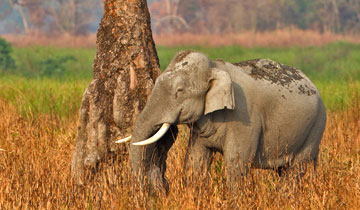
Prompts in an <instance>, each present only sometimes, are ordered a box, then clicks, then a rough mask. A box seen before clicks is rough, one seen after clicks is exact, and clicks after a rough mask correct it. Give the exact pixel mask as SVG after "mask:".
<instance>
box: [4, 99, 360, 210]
mask: <svg viewBox="0 0 360 210" xmlns="http://www.w3.org/2000/svg"><path fill="white" fill-rule="evenodd" d="M353 95H354V97H353V100H352V106H351V107H350V108H348V109H346V110H343V111H337V112H333V113H329V115H328V123H327V128H326V131H325V135H324V138H323V141H322V143H321V147H320V157H319V165H318V168H317V173H316V176H315V173H314V171H313V170H312V167H309V170H308V172H307V173H306V175H305V176H304V177H303V179H301V180H300V183H298V184H297V183H296V180H295V178H294V176H292V175H290V176H287V177H284V178H279V177H278V176H277V174H276V173H275V172H273V171H268V170H256V169H253V170H251V171H250V174H249V175H248V176H247V177H244V178H243V180H242V182H241V183H240V186H239V187H240V189H241V190H240V194H239V195H237V196H231V195H229V194H228V193H227V190H226V185H225V180H224V167H223V165H222V161H221V156H220V155H216V158H215V161H214V163H213V165H212V169H211V175H210V177H209V178H208V179H207V181H206V182H201V181H196V180H191V179H190V183H189V185H185V182H184V178H186V177H189V175H186V174H188V172H184V171H183V169H182V163H183V158H184V153H185V145H186V138H185V136H186V133H185V132H183V133H182V134H181V135H180V137H179V139H178V140H177V141H176V144H175V146H174V147H173V148H172V149H171V150H170V154H169V159H168V171H167V173H166V176H167V178H168V180H169V182H170V183H171V184H170V192H169V195H168V196H167V197H165V196H151V195H147V194H144V193H143V192H141V191H139V190H138V188H137V187H136V186H134V183H133V182H131V181H130V178H129V173H128V171H127V167H126V165H127V161H126V160H123V161H120V160H119V161H118V160H117V161H114V162H113V163H105V164H104V165H103V167H102V170H101V171H100V172H99V173H97V175H96V176H95V177H94V179H93V180H92V181H91V182H90V183H89V184H88V185H86V186H85V187H78V186H77V185H75V184H74V183H72V180H71V175H70V165H71V156H72V152H73V149H74V144H75V143H74V139H75V135H76V118H77V116H74V118H72V119H66V120H64V121H61V122H59V121H58V120H56V119H54V118H52V117H51V116H47V115H36V116H32V115H29V117H28V118H23V117H21V116H20V115H19V114H18V113H17V111H16V109H15V107H14V106H13V105H12V104H10V103H8V102H6V101H3V100H0V148H2V149H4V150H5V151H0V195H1V196H0V209H145V208H146V209H230V208H232V209H234V208H238V209H358V207H359V206H360V176H359V174H360V119H359V118H360V117H359V113H360V101H359V93H354V94H353Z"/></svg>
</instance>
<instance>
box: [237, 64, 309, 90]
mask: <svg viewBox="0 0 360 210" xmlns="http://www.w3.org/2000/svg"><path fill="white" fill-rule="evenodd" d="M234 65H236V66H240V67H245V66H247V67H250V68H251V72H250V76H252V77H253V78H255V79H264V80H268V81H271V83H276V84H279V85H281V86H287V85H289V84H290V83H292V82H294V81H296V80H301V79H303V77H302V76H301V75H300V74H299V70H297V69H296V68H293V67H290V66H286V65H283V64H280V63H277V62H274V61H272V60H269V59H255V60H250V61H244V62H240V63H234Z"/></svg>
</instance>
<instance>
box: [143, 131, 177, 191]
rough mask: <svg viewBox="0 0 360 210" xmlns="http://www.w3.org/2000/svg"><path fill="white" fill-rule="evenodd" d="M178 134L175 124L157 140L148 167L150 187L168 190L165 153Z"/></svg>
mask: <svg viewBox="0 0 360 210" xmlns="http://www.w3.org/2000/svg"><path fill="white" fill-rule="evenodd" d="M177 134H178V128H177V126H175V125H174V126H171V128H170V130H169V131H168V132H167V133H166V134H165V136H164V137H162V138H161V140H159V141H158V142H157V143H156V145H155V148H154V150H153V152H152V155H151V164H150V168H149V169H148V174H147V176H148V179H149V182H150V184H151V186H152V187H154V188H155V189H156V190H164V189H165V191H166V192H168V190H169V185H168V182H167V180H166V179H165V172H166V159H167V153H168V151H169V149H170V148H171V146H172V145H173V143H174V141H175V139H176V136H177Z"/></svg>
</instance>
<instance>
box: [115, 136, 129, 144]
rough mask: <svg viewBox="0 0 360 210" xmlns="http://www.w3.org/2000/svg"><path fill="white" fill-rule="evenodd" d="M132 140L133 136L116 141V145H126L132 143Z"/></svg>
mask: <svg viewBox="0 0 360 210" xmlns="http://www.w3.org/2000/svg"><path fill="white" fill-rule="evenodd" d="M130 139H131V136H128V137H126V138H123V139H119V140H117V141H115V143H117V144H120V143H125V142H128V141H130Z"/></svg>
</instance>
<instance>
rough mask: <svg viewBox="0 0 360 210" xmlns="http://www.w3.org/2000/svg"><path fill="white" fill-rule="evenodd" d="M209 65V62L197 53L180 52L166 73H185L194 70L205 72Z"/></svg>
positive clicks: (205, 57)
mask: <svg viewBox="0 0 360 210" xmlns="http://www.w3.org/2000/svg"><path fill="white" fill-rule="evenodd" d="M210 65H211V60H210V59H209V58H208V57H207V56H206V55H204V54H202V53H199V52H191V51H182V52H179V53H178V54H177V55H176V56H175V57H174V59H173V61H172V62H171V64H170V65H169V66H168V68H167V70H166V71H167V72H177V71H181V72H184V73H185V72H187V71H190V72H192V71H194V70H207V69H209V67H210Z"/></svg>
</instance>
